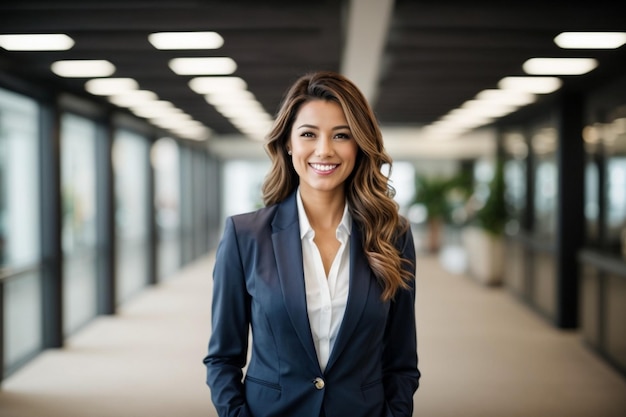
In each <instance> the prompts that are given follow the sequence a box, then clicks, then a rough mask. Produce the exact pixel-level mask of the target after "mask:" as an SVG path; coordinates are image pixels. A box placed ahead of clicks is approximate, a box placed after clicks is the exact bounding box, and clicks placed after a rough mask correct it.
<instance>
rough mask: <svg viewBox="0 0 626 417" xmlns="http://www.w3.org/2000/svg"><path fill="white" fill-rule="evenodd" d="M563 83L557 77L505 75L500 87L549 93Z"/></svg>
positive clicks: (499, 84) (534, 92)
mask: <svg viewBox="0 0 626 417" xmlns="http://www.w3.org/2000/svg"><path fill="white" fill-rule="evenodd" d="M562 84H563V82H562V81H561V80H560V79H559V78H557V77H504V78H503V79H501V80H500V81H499V82H498V87H499V88H501V89H503V90H509V89H510V90H517V91H525V92H528V93H533V94H549V93H552V92H554V91H556V90H558V89H559V88H561V85H562Z"/></svg>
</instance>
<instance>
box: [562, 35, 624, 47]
mask: <svg viewBox="0 0 626 417" xmlns="http://www.w3.org/2000/svg"><path fill="white" fill-rule="evenodd" d="M554 43H556V44H557V45H558V46H559V47H560V48H563V49H617V48H619V47H621V46H622V45H624V44H626V32H563V33H561V34H559V35H557V36H556V37H555V38H554Z"/></svg>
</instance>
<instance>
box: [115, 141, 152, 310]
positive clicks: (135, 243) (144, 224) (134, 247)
mask: <svg viewBox="0 0 626 417" xmlns="http://www.w3.org/2000/svg"><path fill="white" fill-rule="evenodd" d="M113 169H114V176H115V203H116V204H115V210H116V211H115V225H116V236H117V245H116V256H117V266H116V276H117V285H116V300H117V304H121V303H123V302H124V301H126V300H127V299H128V298H130V297H131V296H133V295H135V294H136V293H137V292H139V291H140V290H141V289H142V288H143V287H145V286H146V285H147V284H148V271H149V269H148V265H149V264H148V262H149V247H148V245H149V215H148V213H149V212H148V211H149V210H150V209H151V208H152V202H151V201H149V195H150V193H149V177H148V169H149V144H148V140H147V139H146V138H145V137H143V136H141V135H139V134H136V133H134V132H131V131H127V130H119V131H117V132H116V135H115V140H114V143H113Z"/></svg>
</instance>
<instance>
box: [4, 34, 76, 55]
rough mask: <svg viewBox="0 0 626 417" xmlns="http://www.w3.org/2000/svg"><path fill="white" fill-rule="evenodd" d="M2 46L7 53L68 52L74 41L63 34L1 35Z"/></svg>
mask: <svg viewBox="0 0 626 417" xmlns="http://www.w3.org/2000/svg"><path fill="white" fill-rule="evenodd" d="M0 46H1V47H2V48H4V49H6V50H7V51H67V50H68V49H71V48H72V47H73V46H74V40H73V39H72V38H70V37H69V36H67V35H64V34H61V33H58V34H56V33H55V34H48V35H46V34H27V35H0Z"/></svg>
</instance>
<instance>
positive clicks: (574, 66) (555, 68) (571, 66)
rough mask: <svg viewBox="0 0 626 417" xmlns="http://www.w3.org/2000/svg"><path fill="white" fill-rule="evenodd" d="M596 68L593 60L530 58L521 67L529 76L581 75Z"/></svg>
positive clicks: (595, 62) (596, 62)
mask: <svg viewBox="0 0 626 417" xmlns="http://www.w3.org/2000/svg"><path fill="white" fill-rule="evenodd" d="M597 66H598V61H596V60H595V59H593V58H531V59H529V60H528V61H526V62H524V65H523V66H522V67H523V68H524V71H525V72H526V73H527V74H531V75H582V74H586V73H588V72H589V71H591V70H593V69H594V68H596V67H597Z"/></svg>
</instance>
